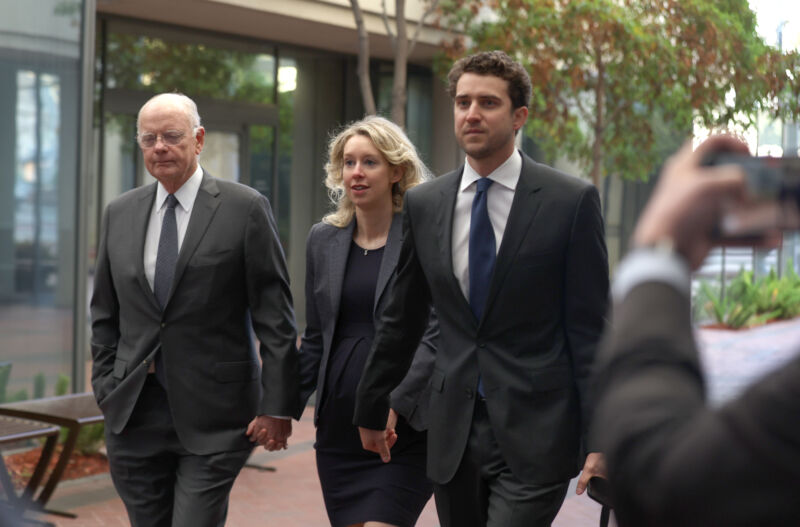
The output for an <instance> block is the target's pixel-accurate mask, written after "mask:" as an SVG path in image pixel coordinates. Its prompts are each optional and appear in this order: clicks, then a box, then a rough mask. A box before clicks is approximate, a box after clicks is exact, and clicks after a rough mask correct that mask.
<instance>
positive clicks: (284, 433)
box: [91, 94, 301, 527]
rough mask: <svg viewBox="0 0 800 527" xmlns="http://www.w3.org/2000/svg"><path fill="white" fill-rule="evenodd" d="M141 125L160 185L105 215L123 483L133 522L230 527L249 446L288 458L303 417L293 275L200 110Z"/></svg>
mask: <svg viewBox="0 0 800 527" xmlns="http://www.w3.org/2000/svg"><path fill="white" fill-rule="evenodd" d="M137 128H138V142H139V146H140V147H141V149H142V154H143V156H144V162H145V166H146V167H147V170H148V172H149V173H150V174H151V175H152V176H153V177H154V178H155V179H157V180H158V182H157V183H153V184H151V185H146V186H143V187H140V188H137V189H134V190H131V191H129V192H126V193H125V194H123V195H122V196H120V197H119V198H117V199H115V200H114V201H112V202H111V203H110V204H109V205H108V207H107V208H106V210H105V214H104V217H103V225H102V230H101V238H100V247H99V250H98V256H97V266H96V271H95V282H94V295H93V297H92V302H91V311H92V357H93V359H94V367H93V370H92V386H93V388H94V392H95V396H96V397H97V402H98V404H99V405H100V408H101V409H102V410H103V414H104V415H105V419H106V440H107V445H108V454H109V461H110V467H111V475H112V478H113V480H114V485H115V486H116V488H117V491H118V492H119V494H120V496H121V497H122V500H123V501H124V502H125V506H126V507H127V510H128V515H129V517H130V520H131V524H132V525H134V526H148V527H152V526H165V527H166V526H187V527H188V526H192V527H198V526H208V527H213V526H222V525H224V523H225V517H226V514H227V506H228V495H229V493H230V489H231V487H232V485H233V481H234V479H235V478H236V476H237V475H238V473H239V471H240V470H241V468H242V466H243V465H244V463H245V461H246V460H247V457H248V455H249V454H250V452H251V450H252V444H253V443H252V442H253V441H255V440H258V441H259V442H261V443H262V444H264V446H265V447H266V448H267V449H270V450H273V449H276V448H285V447H286V442H287V438H288V436H289V435H290V434H291V421H290V420H289V419H288V417H290V416H291V417H295V418H299V415H300V412H301V405H300V402H299V377H298V375H299V374H298V364H297V355H296V350H295V345H294V342H295V338H296V331H295V326H294V315H293V312H292V304H291V294H290V291H289V280H288V276H287V270H286V264H285V260H284V255H283V251H282V249H281V246H280V244H279V241H278V234H277V229H276V226H275V221H274V219H273V216H272V212H271V210H270V206H269V203H268V201H267V199H266V198H265V197H264V196H262V195H261V194H259V193H258V192H256V191H254V190H252V189H250V188H248V187H246V186H244V185H240V184H238V183H232V182H229V181H224V180H219V179H216V178H214V177H212V176H211V175H209V174H208V173H207V172H205V171H204V170H203V169H202V168H201V167H200V165H199V164H198V156H199V154H200V152H201V150H202V149H203V143H204V138H205V130H204V129H203V127H202V126H201V125H200V117H199V115H198V112H197V106H196V105H195V104H194V102H193V101H192V100H191V99H189V98H188V97H186V96H184V95H180V94H162V95H157V96H155V97H153V98H152V99H150V100H149V101H148V102H147V103H145V105H144V106H143V107H142V109H141V110H140V111H139V116H138V120H137ZM251 328H253V329H254V330H255V334H256V336H257V337H258V340H259V341H260V357H259V353H257V352H256V350H255V347H254V346H253V341H252V339H251ZM270 416H275V417H270ZM248 436H249V437H248Z"/></svg>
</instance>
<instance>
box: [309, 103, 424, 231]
mask: <svg viewBox="0 0 800 527" xmlns="http://www.w3.org/2000/svg"><path fill="white" fill-rule="evenodd" d="M355 135H363V136H365V137H368V138H369V139H370V141H372V144H373V145H374V146H375V148H376V149H377V150H378V151H379V152H380V153H381V155H382V156H383V157H384V159H386V161H387V162H388V163H389V165H390V166H392V167H400V168H401V169H403V175H402V177H401V178H400V180H399V181H398V182H397V183H395V184H394V185H392V210H393V211H394V212H399V211H400V210H402V208H403V194H405V192H406V190H408V189H410V188H411V187H414V186H416V185H419V184H420V183H422V182H423V181H425V180H427V179H429V178H430V172H429V171H428V169H427V167H426V166H425V164H424V163H423V162H422V160H421V159H420V157H419V154H417V149H416V148H415V147H414V144H413V143H412V142H411V141H410V140H409V139H408V137H407V136H406V134H405V132H403V130H402V129H401V128H400V127H399V126H397V125H396V124H394V123H393V122H391V121H390V120H388V119H386V118H384V117H378V116H375V115H370V116H367V117H365V118H364V119H361V120H360V121H355V122H353V123H350V124H348V125H345V126H344V127H343V128H342V129H341V130H340V131H338V132H337V133H336V135H335V136H333V137H332V138H331V140H330V142H329V143H328V162H327V163H326V164H325V173H326V176H325V186H326V187H328V195H329V196H330V198H331V202H333V205H334V207H335V210H334V211H333V212H331V213H330V214H327V215H326V216H325V217H324V218H322V221H323V222H325V223H329V224H331V225H334V226H336V227H345V226H347V225H348V224H349V223H350V222H351V221H352V219H353V215H354V214H355V206H354V205H353V202H352V201H350V198H348V197H347V194H346V193H345V191H344V184H343V181H342V180H343V176H342V169H343V167H344V146H345V144H347V141H348V140H349V139H350V138H351V137H353V136H355Z"/></svg>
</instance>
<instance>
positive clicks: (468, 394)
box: [464, 388, 475, 399]
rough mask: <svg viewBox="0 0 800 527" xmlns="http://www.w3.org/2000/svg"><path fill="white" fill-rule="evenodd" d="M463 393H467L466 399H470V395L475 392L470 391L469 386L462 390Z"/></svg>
mask: <svg viewBox="0 0 800 527" xmlns="http://www.w3.org/2000/svg"><path fill="white" fill-rule="evenodd" d="M464 393H466V394H467V399H472V397H473V396H474V395H475V394H474V393H473V392H472V389H471V388H466V389H465V390H464Z"/></svg>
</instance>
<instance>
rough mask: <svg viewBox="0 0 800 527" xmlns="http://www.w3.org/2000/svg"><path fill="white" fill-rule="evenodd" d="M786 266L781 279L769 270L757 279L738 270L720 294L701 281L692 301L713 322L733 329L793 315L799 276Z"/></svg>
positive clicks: (797, 311)
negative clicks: (694, 299)
mask: <svg viewBox="0 0 800 527" xmlns="http://www.w3.org/2000/svg"><path fill="white" fill-rule="evenodd" d="M787 267H788V268H789V271H788V272H787V273H786V275H784V276H783V277H781V278H778V275H777V274H776V273H775V271H774V270H772V271H770V273H769V274H768V275H767V276H765V277H763V278H760V279H758V280H755V279H754V276H753V272H752V271H745V270H742V271H740V272H739V274H737V275H736V277H734V279H733V280H732V281H731V283H730V285H729V286H728V289H727V291H726V293H725V295H724V296H723V295H721V294H720V292H719V291H718V290H715V289H714V288H712V287H711V286H710V285H709V284H708V283H706V282H702V283H701V284H700V294H699V295H698V298H697V299H696V301H697V303H698V304H700V305H701V306H702V308H701V310H702V311H704V312H705V313H706V314H707V315H708V316H710V317H711V318H712V319H713V320H714V321H715V322H717V323H720V324H724V325H726V326H728V327H731V328H734V329H739V328H743V327H752V326H758V325H761V324H764V323H766V322H768V321H770V320H782V319H789V318H794V317H796V316H798V315H800V277H799V276H798V275H797V273H796V272H795V271H794V266H793V265H788V266H787Z"/></svg>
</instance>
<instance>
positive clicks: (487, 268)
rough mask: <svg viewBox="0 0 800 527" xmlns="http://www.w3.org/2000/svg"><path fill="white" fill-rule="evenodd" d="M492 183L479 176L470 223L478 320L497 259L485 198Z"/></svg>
mask: <svg viewBox="0 0 800 527" xmlns="http://www.w3.org/2000/svg"><path fill="white" fill-rule="evenodd" d="M492 183H493V181H492V180H491V179H489V178H486V177H482V178H481V179H479V180H478V183H477V190H476V192H475V198H474V199H473V200H472V219H471V220H470V222H471V223H470V227H469V306H470V308H472V313H473V314H474V315H475V318H476V319H477V320H478V321H480V319H481V317H482V316H483V309H484V307H485V306H486V297H487V296H488V295H489V281H490V280H491V278H492V271H494V262H495V260H496V259H497V251H496V249H495V248H496V245H495V239H494V229H493V228H492V222H491V221H490V220H489V209H488V207H487V200H486V195H487V190H488V188H489V186H490V185H491V184H492Z"/></svg>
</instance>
